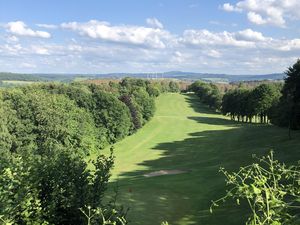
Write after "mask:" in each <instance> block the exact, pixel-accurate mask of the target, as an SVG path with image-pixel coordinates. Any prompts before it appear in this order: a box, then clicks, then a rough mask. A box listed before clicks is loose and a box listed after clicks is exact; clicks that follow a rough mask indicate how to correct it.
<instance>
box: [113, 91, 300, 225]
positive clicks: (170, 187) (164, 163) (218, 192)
mask: <svg viewBox="0 0 300 225" xmlns="http://www.w3.org/2000/svg"><path fill="white" fill-rule="evenodd" d="M187 101H188V102H189V103H190V104H191V105H192V104H195V105H194V106H193V107H194V108H195V110H197V112H199V113H207V114H212V112H211V111H210V110H209V109H204V111H201V110H202V107H201V105H200V104H199V103H198V102H197V99H196V98H194V97H189V98H187ZM188 119H191V120H195V121H197V122H198V123H199V125H200V126H201V124H209V125H216V126H218V125H221V126H222V129H221V130H220V129H216V130H205V131H202V132H193V133H190V134H189V138H186V139H184V140H180V141H174V142H166V143H159V144H158V145H156V146H155V147H154V148H153V151H161V152H162V153H163V157H161V158H159V159H156V160H149V161H144V162H142V163H140V165H143V166H145V167H146V168H147V169H146V170H137V171H132V172H127V173H123V174H121V178H120V179H119V185H120V192H121V193H120V200H121V202H122V203H123V204H124V205H129V206H131V212H130V215H131V216H130V218H131V219H132V223H131V224H144V225H155V224H160V222H161V221H164V220H168V221H169V222H170V224H199V225H221V224H222V225H224V224H230V225H235V224H236V225H238V224H244V221H245V217H246V215H247V210H245V207H243V206H242V207H239V208H237V207H234V206H233V203H230V204H225V206H224V207H221V208H220V209H217V210H216V212H215V213H214V214H210V213H209V207H210V203H211V200H213V199H218V198H219V197H221V196H223V195H224V194H225V190H226V187H225V182H224V177H223V176H222V175H221V174H219V173H218V170H219V168H220V167H221V166H222V167H225V168H226V169H227V170H230V171H232V170H237V169H238V168H239V167H240V166H242V165H247V164H249V163H251V162H252V154H257V155H259V156H260V155H264V154H266V153H267V152H268V151H269V150H270V149H273V150H275V153H276V156H277V158H279V159H283V160H284V161H286V162H294V161H296V160H297V158H295V154H296V152H297V151H298V152H299V141H297V139H298V140H299V137H300V135H299V133H298V134H297V135H298V136H297V137H298V138H294V140H292V141H289V140H288V136H287V132H286V130H285V129H281V128H276V127H273V126H266V125H263V126H261V125H258V124H255V125H252V124H243V123H237V122H235V121H231V120H227V119H223V118H215V117H208V116H207V117H203V116H201V115H200V114H199V117H195V116H193V117H188ZM166 132H168V131H166ZM299 153H300V152H299ZM132 157H134V156H132ZM161 169H164V170H168V169H178V170H185V171H187V173H184V174H178V175H168V176H159V177H151V178H145V177H144V176H143V175H144V174H146V173H149V172H153V171H157V170H161ZM112 185H114V184H112Z"/></svg>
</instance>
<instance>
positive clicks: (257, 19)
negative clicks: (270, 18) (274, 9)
mask: <svg viewBox="0 0 300 225" xmlns="http://www.w3.org/2000/svg"><path fill="white" fill-rule="evenodd" d="M247 17H248V20H249V21H250V22H251V23H255V24H257V25H262V24H266V23H267V21H266V20H265V19H263V18H262V17H261V15H259V14H257V13H255V12H248V14H247Z"/></svg>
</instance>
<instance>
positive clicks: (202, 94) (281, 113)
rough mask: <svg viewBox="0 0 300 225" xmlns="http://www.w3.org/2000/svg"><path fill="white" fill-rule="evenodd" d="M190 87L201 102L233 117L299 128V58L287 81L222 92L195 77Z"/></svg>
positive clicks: (245, 120)
mask: <svg viewBox="0 0 300 225" xmlns="http://www.w3.org/2000/svg"><path fill="white" fill-rule="evenodd" d="M189 90H190V91H193V92H195V93H196V94H197V96H199V98H200V101H201V102H203V103H204V104H206V105H208V106H209V107H210V108H213V109H216V110H219V111H221V112H222V113H223V114H224V115H229V116H230V117H231V118H232V119H234V120H238V121H243V122H253V121H256V122H261V123H268V122H271V123H273V124H275V125H278V126H285V127H290V128H291V129H299V128H300V60H298V61H297V62H296V63H295V64H294V65H293V66H292V67H290V68H289V69H288V70H287V71H286V78H285V81H284V83H280V82H273V83H271V82H266V83H261V84H258V85H257V86H256V87H255V86H254V85H251V86H249V85H247V86H243V85H239V87H237V88H230V89H228V90H227V91H225V92H224V93H223V92H221V91H220V89H219V88H218V86H216V85H215V84H212V83H205V82H202V81H196V82H194V83H193V84H192V85H190V87H189Z"/></svg>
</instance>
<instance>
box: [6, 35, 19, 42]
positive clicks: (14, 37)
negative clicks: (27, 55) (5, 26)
mask: <svg viewBox="0 0 300 225" xmlns="http://www.w3.org/2000/svg"><path fill="white" fill-rule="evenodd" d="M6 41H7V42H9V43H10V42H18V41H19V38H17V37H16V36H14V35H9V36H8V37H7V39H6Z"/></svg>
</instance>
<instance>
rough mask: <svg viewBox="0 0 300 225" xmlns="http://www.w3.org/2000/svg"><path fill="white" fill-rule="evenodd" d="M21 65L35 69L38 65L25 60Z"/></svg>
mask: <svg viewBox="0 0 300 225" xmlns="http://www.w3.org/2000/svg"><path fill="white" fill-rule="evenodd" d="M21 67H24V68H28V69H34V68H36V65H35V64H32V63H26V62H23V63H21Z"/></svg>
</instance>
